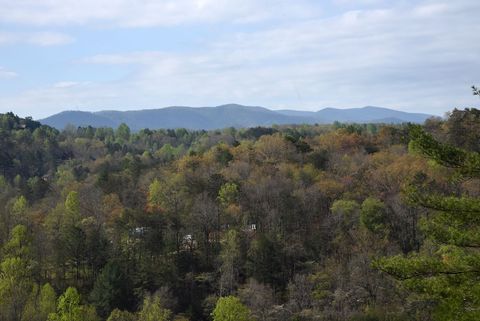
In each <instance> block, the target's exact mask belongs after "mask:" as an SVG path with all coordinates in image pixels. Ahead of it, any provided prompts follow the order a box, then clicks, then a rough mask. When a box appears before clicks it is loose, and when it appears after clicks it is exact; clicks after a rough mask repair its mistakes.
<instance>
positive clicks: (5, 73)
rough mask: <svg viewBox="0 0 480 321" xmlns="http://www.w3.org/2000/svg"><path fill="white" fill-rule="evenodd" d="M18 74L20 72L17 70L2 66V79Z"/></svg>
mask: <svg viewBox="0 0 480 321" xmlns="http://www.w3.org/2000/svg"><path fill="white" fill-rule="evenodd" d="M17 76H18V74H17V73H16V72H13V71H10V70H7V69H5V68H3V67H0V79H10V78H15V77H17Z"/></svg>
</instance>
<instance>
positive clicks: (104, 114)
mask: <svg viewBox="0 0 480 321" xmlns="http://www.w3.org/2000/svg"><path fill="white" fill-rule="evenodd" d="M430 117H432V115H428V114H421V113H408V112H402V111H398V110H394V109H389V108H383V107H373V106H366V107H362V108H349V109H338V108H324V109H321V110H319V111H316V112H313V111H297V110H270V109H267V108H263V107H251V106H242V105H236V104H229V105H222V106H216V107H166V108H159V109H144V110H134V111H114V110H107V111H99V112H84V111H63V112H60V113H58V114H55V115H52V116H50V117H47V118H45V119H41V120H39V121H40V122H41V123H42V124H45V125H49V126H52V127H55V128H57V129H63V128H65V126H67V125H69V124H70V125H74V126H92V127H114V128H115V127H118V126H119V125H120V124H121V123H126V124H127V125H128V126H129V127H130V128H131V129H132V130H134V131H138V130H140V129H143V128H150V129H160V128H187V129H206V130H210V129H220V128H226V127H238V128H240V127H255V126H271V125H274V124H277V125H286V124H315V123H319V124H328V123H333V122H335V121H339V122H343V123H403V122H411V123H423V122H424V121H425V120H426V119H427V118H430Z"/></svg>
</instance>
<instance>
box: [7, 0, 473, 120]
mask: <svg viewBox="0 0 480 321" xmlns="http://www.w3.org/2000/svg"><path fill="white" fill-rule="evenodd" d="M0 8H1V9H0V113H2V112H7V111H13V112H14V113H16V114H18V115H19V116H22V117H23V116H32V117H33V118H34V119H41V118H44V117H46V116H49V115H52V114H55V113H58V112H60V111H63V110H84V111H98V110H105V109H108V110H112V109H114V110H135V109H146V108H160V107H166V106H217V105H222V104H227V103H238V104H243V105H250V106H264V107H267V108H270V109H294V110H309V111H316V110H319V109H322V108H325V107H337V108H351V107H362V106H366V105H371V106H383V107H389V108H394V109H398V110H403V111H408V112H424V113H430V114H435V115H444V113H445V112H447V111H449V110H451V109H453V108H455V107H457V108H463V107H478V106H479V105H480V99H478V97H475V96H473V95H472V91H471V88H470V87H471V86H472V85H475V84H477V85H480V41H479V40H480V19H479V14H478V13H479V12H480V1H478V0H455V1H452V0H437V1H430V0H418V1H413V0H398V1H393V0H389V1H388V0H324V1H321V0H82V1H79V0H0Z"/></svg>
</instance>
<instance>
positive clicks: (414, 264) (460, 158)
mask: <svg viewBox="0 0 480 321" xmlns="http://www.w3.org/2000/svg"><path fill="white" fill-rule="evenodd" d="M412 138H413V140H412V145H413V146H414V147H415V150H417V151H420V152H421V153H422V154H424V155H425V156H427V157H428V158H430V159H433V160H434V161H435V162H437V163H438V164H440V165H442V166H445V167H450V168H454V169H455V172H456V175H455V176H454V177H456V178H458V177H461V178H463V179H464V180H468V179H471V178H480V155H479V154H478V153H475V152H468V151H465V150H461V149H458V148H455V147H452V146H449V145H444V144H440V143H438V142H437V141H435V140H434V139H433V137H432V136H431V135H429V134H426V133H425V132H423V130H421V128H420V127H414V128H413V129H412ZM406 195H407V197H408V199H409V200H410V201H411V203H412V204H416V205H417V206H423V207H425V208H427V209H430V215H429V216H428V218H427V219H424V220H423V222H422V229H423V231H424V233H425V235H426V237H427V238H428V240H429V242H427V243H426V244H432V245H433V250H432V249H431V248H429V249H427V248H425V249H424V250H423V251H420V253H414V254H411V255H408V256H402V255H398V256H395V257H391V258H383V259H380V260H378V261H377V262H376V263H375V265H376V266H377V267H378V268H379V269H381V270H383V271H385V272H387V273H389V274H391V275H393V276H395V277H396V278H397V279H398V280H400V281H401V283H402V284H403V285H404V286H405V287H406V288H407V289H409V290H411V291H412V293H414V294H415V295H414V298H417V299H420V300H428V301H434V302H436V307H435V311H434V319H435V320H438V321H451V320H455V321H477V320H480V282H479V280H480V251H479V249H480V199H479V198H478V197H471V196H461V197H456V196H444V195H429V194H427V195H425V194H424V193H422V192H421V187H417V186H413V187H411V188H409V189H408V190H407V191H406Z"/></svg>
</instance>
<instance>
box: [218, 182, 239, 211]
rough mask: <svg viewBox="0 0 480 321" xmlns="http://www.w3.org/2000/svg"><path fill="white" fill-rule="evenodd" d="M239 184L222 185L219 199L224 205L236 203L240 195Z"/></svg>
mask: <svg viewBox="0 0 480 321" xmlns="http://www.w3.org/2000/svg"><path fill="white" fill-rule="evenodd" d="M238 193H239V191H238V186H237V184H235V183H226V184H224V185H222V187H221V188H220V191H219V192H218V200H219V201H220V204H222V206H228V205H230V204H232V203H234V202H235V201H236V200H237V197H238Z"/></svg>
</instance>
